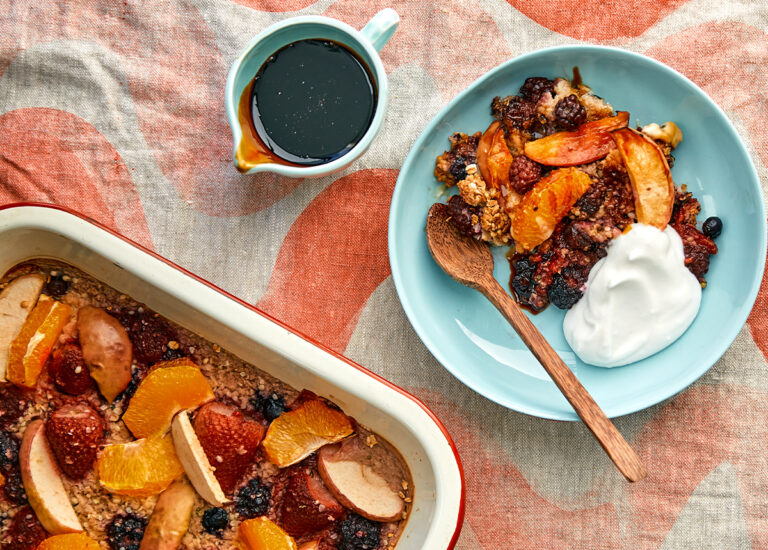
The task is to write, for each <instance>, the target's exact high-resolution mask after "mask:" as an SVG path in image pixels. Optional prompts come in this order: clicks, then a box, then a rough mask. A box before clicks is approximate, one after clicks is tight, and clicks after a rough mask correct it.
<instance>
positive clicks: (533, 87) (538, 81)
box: [520, 76, 555, 102]
mask: <svg viewBox="0 0 768 550" xmlns="http://www.w3.org/2000/svg"><path fill="white" fill-rule="evenodd" d="M546 92H550V93H551V94H552V95H554V94H555V83H554V81H552V80H550V79H548V78H544V77H542V76H532V77H530V78H526V79H525V83H524V84H523V85H522V86H520V97H522V98H523V99H527V100H528V101H533V102H536V101H538V100H539V98H540V97H541V96H542V95H544V94H545V93H546Z"/></svg>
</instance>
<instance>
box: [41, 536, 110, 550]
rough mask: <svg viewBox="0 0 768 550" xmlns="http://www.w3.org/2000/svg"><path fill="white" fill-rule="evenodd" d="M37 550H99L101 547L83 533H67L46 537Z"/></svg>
mask: <svg viewBox="0 0 768 550" xmlns="http://www.w3.org/2000/svg"><path fill="white" fill-rule="evenodd" d="M37 550H101V547H100V546H99V543H98V542H96V541H95V540H93V539H92V538H91V537H89V536H88V535H86V534H85V533H69V534H67V535H55V536H53V537H48V538H47V539H45V540H44V541H43V542H41V543H40V545H39V546H38V547H37Z"/></svg>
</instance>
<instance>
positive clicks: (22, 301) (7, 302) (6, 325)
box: [0, 273, 45, 382]
mask: <svg viewBox="0 0 768 550" xmlns="http://www.w3.org/2000/svg"><path fill="white" fill-rule="evenodd" d="M44 284H45V277H44V276H43V275H41V274H40V273H30V274H28V275H22V276H21V277H17V278H16V279H14V280H13V281H11V282H10V283H8V286H7V287H5V289H3V291H2V292H0V382H2V381H4V380H5V373H6V371H7V370H8V352H9V351H10V349H11V342H12V341H13V340H14V338H16V336H17V335H18V334H19V331H21V327H22V325H24V321H26V320H27V316H28V315H29V312H30V311H32V308H33V307H35V304H36V303H37V299H38V298H39V297H40V292H41V290H42V289H43V285H44Z"/></svg>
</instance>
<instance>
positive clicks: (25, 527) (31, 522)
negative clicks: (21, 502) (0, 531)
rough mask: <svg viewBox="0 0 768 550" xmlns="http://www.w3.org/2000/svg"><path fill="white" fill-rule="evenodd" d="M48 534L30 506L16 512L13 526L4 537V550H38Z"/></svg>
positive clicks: (12, 522) (12, 521)
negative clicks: (36, 549)
mask: <svg viewBox="0 0 768 550" xmlns="http://www.w3.org/2000/svg"><path fill="white" fill-rule="evenodd" d="M47 536H48V533H47V532H46V531H45V529H43V526H42V525H40V522H39V521H38V520H37V516H35V513H34V512H33V511H32V508H30V507H29V506H24V507H23V508H21V509H19V511H17V512H16V515H15V516H13V520H11V525H10V526H9V527H8V531H7V532H6V533H5V536H4V537H3V546H2V548H3V550H30V549H32V548H37V546H38V545H39V544H40V543H41V542H43V541H44V540H45V539H46V537H47Z"/></svg>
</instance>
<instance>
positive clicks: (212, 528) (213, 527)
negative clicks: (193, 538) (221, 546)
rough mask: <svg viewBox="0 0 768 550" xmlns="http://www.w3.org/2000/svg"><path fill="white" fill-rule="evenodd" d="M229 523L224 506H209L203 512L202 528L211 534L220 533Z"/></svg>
mask: <svg viewBox="0 0 768 550" xmlns="http://www.w3.org/2000/svg"><path fill="white" fill-rule="evenodd" d="M228 524H229V514H227V511H226V510H225V509H224V508H209V509H208V510H206V511H205V513H204V514H203V529H205V530H206V531H207V532H208V533H210V534H212V535H221V532H222V531H223V530H224V529H226V528H227V525H228Z"/></svg>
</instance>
